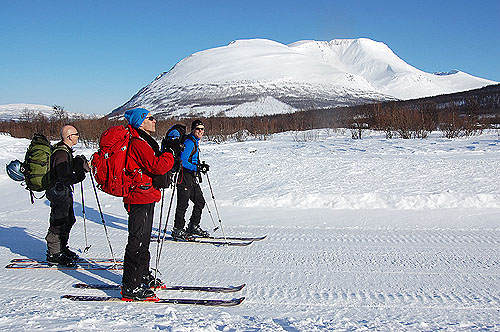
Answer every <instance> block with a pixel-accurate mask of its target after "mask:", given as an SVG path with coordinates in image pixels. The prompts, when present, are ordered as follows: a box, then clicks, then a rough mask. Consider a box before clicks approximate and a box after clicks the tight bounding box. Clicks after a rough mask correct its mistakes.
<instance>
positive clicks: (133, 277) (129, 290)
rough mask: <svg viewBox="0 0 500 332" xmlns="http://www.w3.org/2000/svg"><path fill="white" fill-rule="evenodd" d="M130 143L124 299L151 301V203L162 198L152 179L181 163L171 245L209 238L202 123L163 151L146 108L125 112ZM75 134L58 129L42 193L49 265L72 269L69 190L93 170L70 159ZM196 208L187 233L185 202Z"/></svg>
mask: <svg viewBox="0 0 500 332" xmlns="http://www.w3.org/2000/svg"><path fill="white" fill-rule="evenodd" d="M124 116H125V119H126V120H127V121H128V129H129V130H130V134H131V138H130V141H129V144H128V150H127V158H126V162H125V171H126V173H127V174H130V176H131V179H132V184H133V186H132V187H131V188H132V189H131V190H130V193H129V194H128V195H127V196H126V197H124V198H123V203H124V206H125V209H126V211H127V213H128V241H127V245H126V248H125V256H124V261H123V279H122V299H123V300H151V299H154V298H155V297H156V295H155V293H154V291H153V290H152V288H157V287H161V285H162V284H163V283H162V282H161V280H160V279H159V278H157V277H156V276H153V274H152V272H151V270H150V267H149V263H150V252H149V244H150V241H151V232H152V227H153V215H154V207H155V203H156V202H159V201H160V199H161V191H160V190H159V189H158V188H156V187H155V186H154V183H155V181H154V178H155V177H158V176H162V175H165V174H166V173H167V172H168V171H170V170H171V169H172V167H173V166H174V161H175V159H176V158H177V159H179V158H180V163H181V164H180V168H179V172H178V176H177V177H176V179H177V182H176V186H177V188H176V189H177V207H176V211H175V220H174V228H173V230H172V237H173V238H174V240H188V239H189V238H191V237H193V236H202V237H205V236H208V235H209V234H208V232H206V231H204V230H203V229H201V228H200V220H201V214H202V210H203V208H204V206H205V199H204V197H203V193H202V191H201V188H200V185H199V183H198V175H199V173H200V172H202V173H206V172H208V170H209V166H208V165H207V164H205V163H201V162H200V157H199V151H200V150H199V142H200V140H201V138H202V136H203V134H204V130H205V127H204V125H203V122H202V121H201V120H195V121H193V122H192V124H191V132H190V133H189V134H188V135H187V136H186V139H185V140H184V142H181V141H180V140H174V141H173V143H171V144H169V145H168V147H167V148H166V149H165V150H167V151H161V149H160V147H159V145H158V143H157V142H156V140H155V139H154V138H153V137H152V134H153V133H155V131H156V119H155V118H154V117H153V116H152V115H151V113H150V112H149V111H148V110H146V109H144V108H134V109H130V110H127V111H126V112H125V115H124ZM78 139H79V133H78V131H77V130H76V128H75V127H74V126H71V125H66V126H64V127H63V128H62V130H61V141H60V142H59V143H57V144H56V149H55V150H54V153H52V155H51V158H50V163H51V168H50V172H51V174H50V175H51V183H53V185H52V187H51V188H50V189H48V190H47V191H46V195H47V199H48V200H49V201H50V208H51V212H50V219H49V224H50V226H49V230H48V233H47V236H46V241H47V248H48V250H47V261H48V262H49V263H52V264H59V265H63V266H74V265H75V261H76V260H77V259H78V255H77V254H76V253H75V252H73V251H71V250H70V249H69V247H68V239H69V232H70V230H71V227H72V226H73V224H74V223H75V216H74V212H73V194H72V186H73V185H74V184H75V183H78V182H80V181H83V180H84V179H85V173H86V172H89V171H90V170H91V168H90V163H89V162H88V161H87V160H86V159H85V158H84V157H83V156H76V157H73V150H72V147H73V146H74V145H76V144H77V143H78ZM183 147H184V148H183ZM189 200H191V201H192V202H193V203H194V207H193V212H192V215H191V218H190V220H189V223H188V225H187V227H186V228H185V219H184V218H185V214H186V210H187V208H188V202H189Z"/></svg>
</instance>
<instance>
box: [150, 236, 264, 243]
mask: <svg viewBox="0 0 500 332" xmlns="http://www.w3.org/2000/svg"><path fill="white" fill-rule="evenodd" d="M266 237H267V235H264V236H256V237H245V236H226V237H223V236H207V237H199V236H195V237H193V238H194V239H207V240H228V241H252V242H255V241H261V240H264V239H265V238H266ZM151 239H153V240H157V239H158V235H157V234H152V235H151ZM165 239H168V240H172V238H171V237H165Z"/></svg>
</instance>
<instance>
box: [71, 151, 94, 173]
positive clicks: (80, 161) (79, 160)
mask: <svg viewBox="0 0 500 332" xmlns="http://www.w3.org/2000/svg"><path fill="white" fill-rule="evenodd" d="M73 163H74V165H75V167H76V169H83V171H84V172H85V173H88V172H90V165H89V161H88V160H87V158H86V157H85V156H84V155H83V154H81V155H78V156H76V157H74V158H73Z"/></svg>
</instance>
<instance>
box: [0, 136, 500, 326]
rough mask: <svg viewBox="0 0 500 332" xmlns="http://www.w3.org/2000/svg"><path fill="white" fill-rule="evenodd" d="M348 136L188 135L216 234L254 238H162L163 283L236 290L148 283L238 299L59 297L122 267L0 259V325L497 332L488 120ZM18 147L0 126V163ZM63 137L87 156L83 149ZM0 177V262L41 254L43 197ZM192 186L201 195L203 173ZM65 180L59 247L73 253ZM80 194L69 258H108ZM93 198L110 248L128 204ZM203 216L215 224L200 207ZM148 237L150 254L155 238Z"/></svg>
mask: <svg viewBox="0 0 500 332" xmlns="http://www.w3.org/2000/svg"><path fill="white" fill-rule="evenodd" d="M349 135H350V134H349V132H334V131H332V130H320V131H314V132H305V133H283V134H280V135H275V136H274V137H273V138H272V139H270V140H267V141H247V142H231V143H225V144H219V145H217V144H210V143H207V142H204V143H202V147H201V151H202V156H203V158H202V159H203V160H206V162H207V163H208V164H210V166H211V168H210V169H211V171H210V174H209V175H210V180H211V184H212V186H213V189H214V194H215V197H216V202H217V205H218V208H219V211H220V214H221V217H222V222H223V225H224V230H225V232H226V234H228V235H229V234H230V235H263V234H268V237H267V239H265V240H264V241H260V242H255V243H253V244H252V245H251V246H248V247H216V246H212V245H201V244H191V243H172V242H166V243H165V245H164V247H163V252H162V255H161V261H160V266H159V267H160V271H161V272H162V275H161V277H162V279H163V280H164V281H165V282H166V283H167V284H169V285H170V284H172V285H173V284H183V285H214V286H215V285H218V286H227V285H237V284H240V283H246V284H247V286H246V287H245V288H244V289H243V290H242V291H241V292H240V293H236V294H211V295H210V294H208V295H207V294H197V293H193V292H191V293H188V292H184V293H181V292H167V291H163V292H159V295H160V296H161V297H181V296H182V297H187V298H194V297H203V298H232V297H237V296H245V297H246V300H245V301H244V302H243V303H242V304H241V305H240V306H238V307H232V308H204V307H194V306H179V305H177V306H176V305H159V304H142V303H137V304H127V303H77V302H71V301H69V300H62V299H61V296H62V295H63V294H68V293H71V294H95V295H106V294H110V295H118V291H99V290H79V289H75V288H72V284H74V283H77V282H88V283H98V282H100V283H103V282H106V283H118V282H120V281H121V273H120V272H117V271H82V270H75V271H57V270H46V271H44V270H10V269H4V268H3V267H0V330H1V331H35V330H36V331H327V330H335V331H368V330H373V331H388V330H393V331H438V330H439V331H443V330H444V331H498V330H500V264H499V262H500V219H499V216H500V190H499V184H498V183H499V181H498V178H499V176H500V175H499V169H500V154H499V153H500V137H499V135H498V133H497V132H489V133H486V134H483V135H482V136H479V137H472V138H465V139H455V140H448V139H443V138H440V136H439V134H438V133H435V134H433V135H431V137H430V138H428V139H425V140H401V139H392V140H386V139H384V137H383V135H381V134H378V133H371V134H370V135H369V136H367V137H366V138H365V139H363V140H351V139H350V138H349ZM27 145H28V140H25V139H14V138H11V137H8V136H4V135H0V163H2V164H6V163H8V162H9V161H10V160H12V159H15V158H18V159H22V158H23V157H24V151H25V149H26V147H27ZM76 150H77V151H76V153H77V154H81V153H83V154H85V155H87V156H88V157H89V156H90V155H91V150H89V149H84V148H83V147H82V146H77V149H76ZM0 186H1V188H2V190H1V192H0V202H1V205H0V216H1V218H0V264H1V265H3V266H5V265H7V264H8V262H9V261H10V260H11V259H12V258H21V257H29V258H43V257H44V252H45V241H44V237H45V234H46V231H47V224H48V221H47V219H48V214H49V208H48V205H47V201H45V200H43V199H42V200H38V201H36V202H35V204H34V205H31V204H30V201H29V195H28V193H27V191H26V190H24V189H23V188H22V187H21V186H20V185H19V184H18V183H16V182H14V181H12V180H10V179H9V178H8V176H7V175H6V174H5V168H3V169H2V171H1V172H0ZM202 188H203V189H204V191H205V196H206V198H207V201H208V202H210V203H212V199H211V196H210V192H209V189H208V187H207V181H206V179H205V181H204V182H203V183H202ZM76 189H77V190H76V192H75V201H76V202H75V212H76V214H77V219H78V222H77V224H76V225H75V227H74V229H73V232H72V236H71V238H70V246H71V247H72V248H73V249H76V250H82V249H83V248H84V246H85V240H84V229H83V223H82V220H83V219H82V206H81V195H80V187H79V186H77V188H76ZM84 193H85V194H84V197H85V205H86V218H87V232H88V236H89V242H90V244H91V245H92V247H91V249H90V251H89V252H88V253H87V254H86V255H84V254H82V256H83V257H110V252H109V248H108V245H107V241H106V237H105V235H104V230H103V226H102V223H101V218H100V216H99V212H98V209H97V205H96V202H95V198H94V194H93V190H92V184H91V182H90V179H87V180H85V182H84ZM167 195H168V197H170V196H169V195H170V192H167ZM99 199H100V201H101V206H102V208H103V210H104V217H105V221H106V225H107V228H108V231H109V235H110V239H111V243H112V246H113V250H114V252H115V253H116V255H117V256H121V255H123V252H124V248H125V244H126V238H127V216H126V212H125V210H124V208H123V206H122V204H121V201H120V199H118V198H113V197H111V196H107V195H105V194H103V193H100V195H99ZM210 208H211V211H212V213H213V214H215V209H214V207H213V205H210ZM156 211H157V215H158V214H159V205H157V210H156ZM169 223H170V225H171V224H172V221H171V220H170V221H169ZM156 225H157V221H156ZM202 226H204V227H205V228H207V229H210V228H212V227H213V225H212V221H211V220H210V217H209V214H208V213H207V211H206V210H205V212H204V216H203V221H202ZM169 230H170V227H169ZM151 249H152V255H153V257H154V255H155V252H156V243H153V244H152V246H151Z"/></svg>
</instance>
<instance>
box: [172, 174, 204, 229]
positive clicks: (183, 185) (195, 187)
mask: <svg viewBox="0 0 500 332" xmlns="http://www.w3.org/2000/svg"><path fill="white" fill-rule="evenodd" d="M180 175H181V176H182V179H181V182H180V183H179V184H177V208H176V210H175V220H174V227H175V228H177V229H184V225H185V223H186V221H185V220H184V216H185V215H186V210H187V208H188V204H189V200H191V201H192V202H193V203H194V206H193V213H192V214H191V218H190V219H189V224H190V225H191V226H197V225H199V224H200V221H201V213H202V212H203V208H204V207H205V198H204V197H203V192H202V191H201V188H200V184H199V183H198V181H197V179H196V176H195V175H194V173H193V172H189V171H188V170H186V169H182V173H181V174H180Z"/></svg>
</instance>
